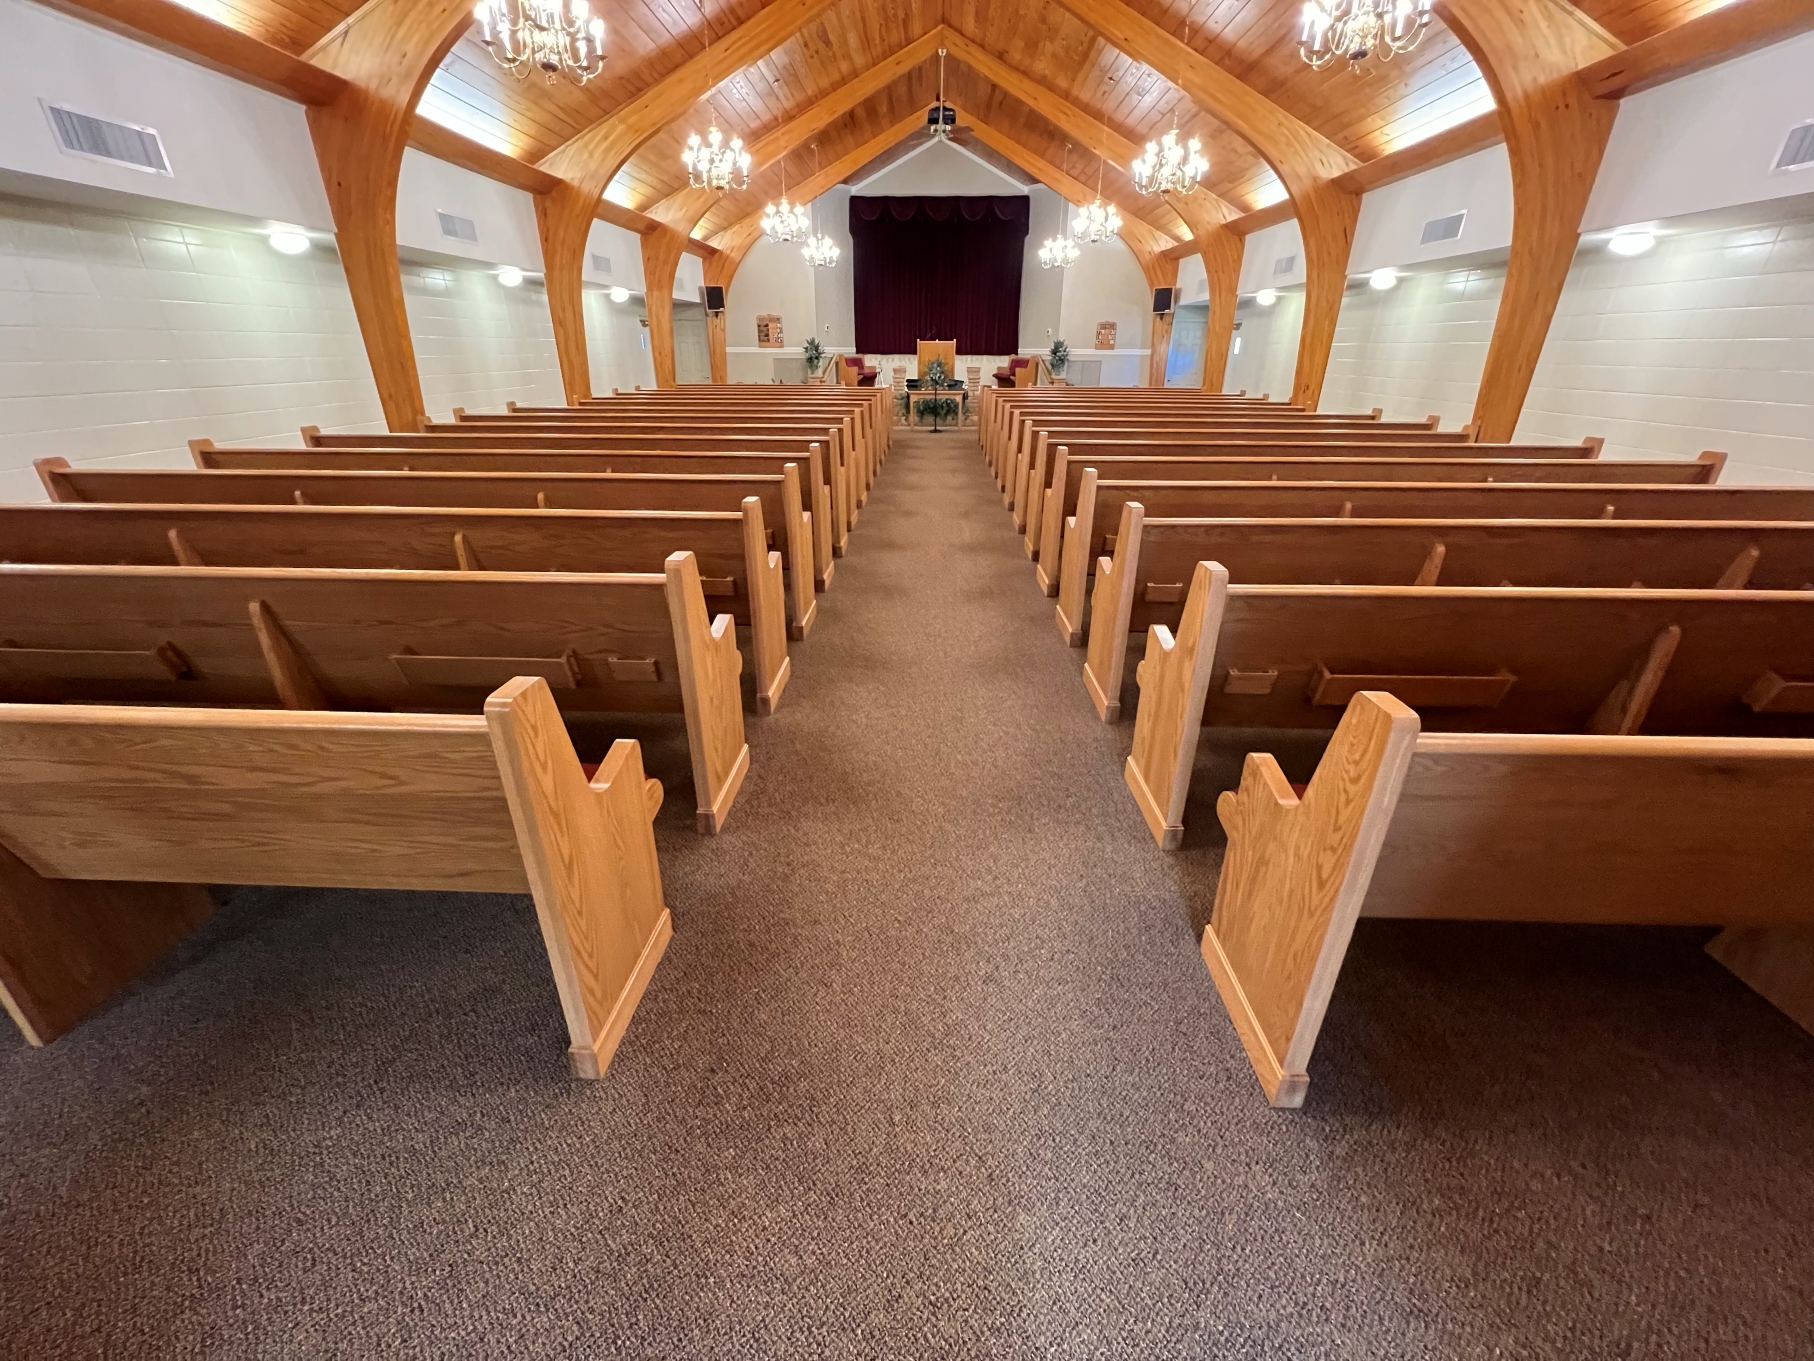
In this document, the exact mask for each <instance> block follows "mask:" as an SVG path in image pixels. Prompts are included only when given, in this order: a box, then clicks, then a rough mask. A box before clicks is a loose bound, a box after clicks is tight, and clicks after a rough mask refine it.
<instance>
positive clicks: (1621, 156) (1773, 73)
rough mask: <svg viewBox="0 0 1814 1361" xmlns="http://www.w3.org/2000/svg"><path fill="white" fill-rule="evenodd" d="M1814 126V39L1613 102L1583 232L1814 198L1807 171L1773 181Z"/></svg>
mask: <svg viewBox="0 0 1814 1361" xmlns="http://www.w3.org/2000/svg"><path fill="white" fill-rule="evenodd" d="M1810 120H1814V33H1804V34H1802V35H1801V36H1800V37H1797V38H1791V39H1789V41H1787V42H1783V43H1778V44H1776V46H1774V47H1767V48H1764V49H1763V50H1762V51H1759V52H1752V53H1750V54H1749V55H1747V56H1743V57H1739V58H1738V59H1737V60H1735V61H1729V62H1725V63H1723V64H1721V65H1719V66H1714V67H1710V68H1709V69H1707V70H1705V71H1698V72H1696V73H1695V74H1694V75H1691V76H1684V77H1683V78H1682V79H1680V80H1676V81H1671V82H1670V83H1669V84H1667V85H1659V86H1658V87H1657V88H1656V89H1654V90H1646V91H1644V92H1643V93H1642V94H1637V95H1633V96H1632V97H1631V98H1629V99H1624V100H1621V101H1620V102H1619V116H1618V120H1617V121H1616V122H1615V123H1614V124H1613V129H1612V139H1611V141H1610V142H1608V144H1607V147H1606V158H1605V160H1604V161H1603V162H1602V163H1601V166H1600V175H1599V178H1598V179H1597V180H1596V181H1595V182H1594V192H1593V197H1592V198H1590V199H1589V200H1588V203H1587V213H1586V216H1585V217H1584V218H1583V219H1582V223H1581V229H1582V230H1583V231H1589V232H1593V231H1604V230H1606V229H1609V228H1612V227H1621V226H1627V225H1630V224H1633V223H1639V222H1648V221H1650V220H1652V219H1659V218H1670V217H1679V216H1681V215H1683V214H1686V213H1695V212H1702V211H1705V210H1707V209H1713V208H1729V207H1732V206H1734V205H1737V204H1745V203H1757V202H1759V201H1762V200H1765V199H1773V198H1783V197H1786V196H1788V195H1791V194H1807V193H1814V169H1808V168H1803V169H1800V170H1792V171H1774V170H1772V169H1771V166H1772V165H1773V164H1774V163H1775V160H1776V154H1777V152H1778V151H1779V150H1780V149H1781V148H1782V144H1783V139H1784V138H1785V137H1786V136H1787V135H1788V132H1789V129H1790V128H1792V127H1794V126H1795V125H1796V124H1798V123H1806V122H1808V121H1810Z"/></svg>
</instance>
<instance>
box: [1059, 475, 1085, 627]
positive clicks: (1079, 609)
mask: <svg viewBox="0 0 1814 1361" xmlns="http://www.w3.org/2000/svg"><path fill="white" fill-rule="evenodd" d="M1078 486H1079V490H1078V494H1077V510H1076V513H1075V514H1073V515H1071V516H1069V517H1068V518H1066V520H1065V522H1064V529H1063V533H1064V551H1063V553H1062V554H1061V555H1060V557H1059V560H1058V583H1057V585H1058V604H1057V606H1056V607H1055V608H1054V612H1053V618H1054V619H1055V620H1056V622H1057V624H1058V632H1059V634H1060V635H1061V636H1062V637H1063V638H1064V640H1065V643H1066V644H1067V645H1068V646H1070V647H1081V646H1083V607H1084V601H1085V600H1086V599H1087V598H1088V593H1089V585H1090V562H1089V552H1090V545H1091V542H1092V541H1093V540H1094V538H1095V526H1094V524H1093V523H1092V521H1091V518H1090V517H1091V516H1092V515H1093V514H1094V513H1095V510H1096V470H1095V469H1094V468H1085V469H1084V470H1083V476H1082V478H1081V479H1080V481H1079V484H1078Z"/></svg>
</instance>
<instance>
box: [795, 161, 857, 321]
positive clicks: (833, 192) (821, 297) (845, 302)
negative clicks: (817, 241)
mask: <svg viewBox="0 0 1814 1361" xmlns="http://www.w3.org/2000/svg"><path fill="white" fill-rule="evenodd" d="M850 194H851V190H850V186H849V185H847V184H838V185H833V186H832V187H831V188H830V189H827V190H826V191H825V192H824V193H823V194H821V195H819V199H818V202H817V204H816V205H814V209H813V212H814V216H816V217H817V218H818V222H819V234H820V235H821V236H829V237H830V238H831V239H832V240H833V241H835V242H837V243H838V249H839V250H840V251H842V252H843V254H842V255H840V256H839V257H838V263H837V264H835V265H833V266H831V267H830V268H829V269H815V270H813V271H812V276H813V314H814V316H815V317H816V318H817V320H818V326H819V330H818V336H819V343H820V344H822V345H824V346H825V349H826V352H827V353H828V354H836V353H838V352H840V351H844V350H854V349H856V347H857V295H856V291H855V285H854V284H853V283H852V282H851V273H850V272H851V269H852V268H853V267H854V264H855V257H854V254H853V252H852V250H851V245H850ZM805 339H806V337H805V336H801V337H800V342H803V341H805ZM800 342H796V343H800Z"/></svg>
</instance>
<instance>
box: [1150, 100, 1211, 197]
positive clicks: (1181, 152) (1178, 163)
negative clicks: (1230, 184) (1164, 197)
mask: <svg viewBox="0 0 1814 1361" xmlns="http://www.w3.org/2000/svg"><path fill="white" fill-rule="evenodd" d="M1132 169H1133V175H1134V188H1136V189H1138V190H1139V191H1140V192H1141V193H1143V194H1175V195H1177V196H1178V197H1179V198H1183V197H1184V196H1185V195H1186V194H1193V193H1195V192H1196V190H1197V187H1198V186H1199V185H1200V184H1202V182H1203V174H1204V172H1205V171H1207V170H1208V169H1209V162H1208V161H1206V160H1204V159H1203V143H1202V142H1200V141H1198V140H1197V139H1196V138H1195V137H1193V138H1191V139H1190V141H1189V143H1188V144H1183V145H1181V144H1180V143H1179V141H1178V122H1177V119H1175V118H1174V119H1173V120H1172V130H1171V131H1170V132H1168V133H1166V134H1165V136H1164V137H1162V138H1160V139H1159V141H1158V142H1157V143H1156V144H1155V143H1153V142H1148V143H1147V144H1146V155H1144V156H1142V157H1140V158H1139V159H1138V160H1137V161H1135V162H1134V164H1133V167H1132Z"/></svg>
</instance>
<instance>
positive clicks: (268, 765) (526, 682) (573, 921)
mask: <svg viewBox="0 0 1814 1361" xmlns="http://www.w3.org/2000/svg"><path fill="white" fill-rule="evenodd" d="M660 806H661V786H660V784H659V783H657V782H656V781H654V780H650V779H645V778H644V775H643V767H642V753H641V748H640V747H639V746H638V745H637V743H635V742H633V741H628V740H623V741H619V742H617V743H615V744H614V745H613V746H612V748H611V750H610V753H609V755H607V756H606V758H605V760H604V762H603V763H602V765H601V767H600V769H599V771H598V774H597V775H596V776H594V777H593V778H592V779H591V780H589V781H588V780H587V778H586V777H585V776H584V775H582V774H581V771H580V764H579V761H578V759H577V758H576V757H575V755H574V751H573V744H572V742H571V741H570V740H569V739H568V737H567V733H566V730H565V729H564V728H563V726H562V723H561V715H560V711H559V709H558V708H557V707H556V706H555V702H554V698H553V695H552V693H551V692H550V690H549V688H548V683H547V682H546V681H545V680H543V679H541V678H539V677H522V678H517V679H513V680H510V681H508V682H506V683H505V684H504V685H503V686H501V687H500V688H498V689H497V690H496V691H495V692H494V693H492V694H491V695H490V696H489V697H488V698H487V699H486V700H485V702H484V706H483V712H482V713H474V714H462V715H436V716H429V715H420V714H354V713H282V712H269V711H258V710H247V709H216V708H200V709H171V708H140V707H114V706H94V707H89V706H79V705H64V704H46V705H38V704H0V1001H4V1002H5V1005H6V1009H7V1011H8V1012H9V1013H10V1014H11V1016H12V1018H13V1020H14V1021H15V1022H16V1023H17V1024H18V1026H19V1029H20V1030H21V1031H22V1032H23V1033H24V1035H25V1037H26V1039H27V1041H28V1042H29V1043H31V1044H33V1045H41V1044H45V1043H48V1042H49V1041H51V1040H54V1039H55V1038H56V1037H57V1036H59V1035H61V1034H63V1033H65V1032H66V1031H68V1030H69V1029H70V1028H71V1027H73V1026H74V1025H76V1024H77V1023H78V1022H79V1021H80V1020H81V1019H82V1018H83V1017H84V1016H86V1015H88V1014H89V1013H90V1012H92V1011H93V1010H94V1009H95V1008H96V1007H98V1006H100V1005H102V1004H103V1003H104V1002H106V1001H107V999H108V998H109V997H111V996H113V995H114V994H115V993H116V992H118V991H119V990H120V989H121V988H123V987H125V986H126V984H128V983H130V982H131V981H132V979H133V978H135V977H136V976H137V975H138V974H139V973H140V972H142V971H143V970H144V969H145V968H146V967H147V966H148V965H150V964H151V963H152V962H153V961H154V960H156V959H157V958H158V957H159V956H160V955H162V954H163V953H164V952H165V951H166V950H167V949H168V948H169V947H170V946H172V945H174V944H175V943H176V942H177V941H179V940H181V939H182V938H183V937H184V936H185V935H187V934H188V933H189V932H190V931H191V930H192V929H193V928H194V927H195V926H197V925H198V924H200V923H201V922H202V921H203V920H205V919H206V918H207V917H208V915H209V914H210V913H211V912H212V911H213V902H212V899H211V898H210V895H209V894H208V891H207V887H206V886H207V885H209V884H283V885H298V886H305V887H319V888H400V889H419V890H443V891H452V892H477V893H516V894H528V895H529V896H531V897H532V898H533V899H534V902H535V912H536V917H537V920H538V921H539V922H540V924H541V929H542V940H543V943H544V945H545V946H546V947H547V951H548V962H549V966H550V968H551V969H552V971H553V974H554V985H555V989H556V991H557V993H558V994H559V997H560V1003H561V1011H562V1013H563V1015H564V1016H565V1018H566V1023H567V1034H568V1042H569V1048H568V1058H569V1061H570V1063H571V1065H572V1070H573V1072H574V1073H575V1075H577V1076H579V1077H587V1078H596V1077H598V1076H600V1075H601V1074H602V1073H603V1072H604V1071H605V1068H606V1067H607V1065H609V1064H610V1062H611V1056H612V1054H613V1053H614V1052H615V1051H616V1049H617V1046H618V1043H619V1042H620V1041H621V1040H622V1038H623V1035H624V1030H625V1027H627V1026H628V1024H629V1022H630V1017H631V1014H632V1013H633V1012H634V1011H635V1010H636V1006H637V1003H638V1002H639V1001H640V1000H641V998H642V994H643V991H644V989H645V988H647V987H648V984H649V979H650V977H651V976H652V975H653V974H654V972H655V967H656V965H657V964H658V963H659V962H660V960H661V957H662V952H663V951H664V950H665V949H666V948H667V944H668V939H669V936H670V935H671V932H672V927H671V925H670V921H669V916H668V910H667V907H666V906H665V904H664V903H663V901H662V891H661V871H660V867H659V865H658V864H657V861H656V854H655V838H654V835H653V833H652V831H651V829H650V820H651V819H652V818H653V817H654V815H655V812H656V810H657V809H658V808H659V807H660Z"/></svg>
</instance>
